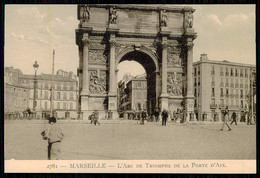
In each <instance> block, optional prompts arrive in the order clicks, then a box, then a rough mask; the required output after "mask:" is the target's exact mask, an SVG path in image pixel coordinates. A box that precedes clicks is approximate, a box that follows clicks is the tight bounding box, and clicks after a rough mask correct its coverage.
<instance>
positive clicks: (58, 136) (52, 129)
mask: <svg viewBox="0 0 260 178" xmlns="http://www.w3.org/2000/svg"><path fill="white" fill-rule="evenodd" d="M56 122H57V120H56V118H55V117H50V118H49V126H48V128H47V130H45V131H43V132H42V133H41V135H42V137H43V139H44V140H48V159H49V160H57V159H59V156H60V153H61V149H60V148H61V141H62V140H63V138H64V134H63V132H62V130H61V128H60V127H59V126H58V125H57V124H56Z"/></svg>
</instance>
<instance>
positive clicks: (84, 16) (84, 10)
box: [82, 6, 90, 22]
mask: <svg viewBox="0 0 260 178" xmlns="http://www.w3.org/2000/svg"><path fill="white" fill-rule="evenodd" d="M82 19H83V22H85V21H87V22H88V21H89V20H90V10H89V6H82Z"/></svg>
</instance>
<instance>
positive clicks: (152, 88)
mask: <svg viewBox="0 0 260 178" xmlns="http://www.w3.org/2000/svg"><path fill="white" fill-rule="evenodd" d="M124 61H135V62H137V63H139V64H140V65H141V66H142V67H143V68H144V70H145V76H144V78H145V79H146V82H145V84H143V83H142V82H141V81H143V80H140V81H134V80H132V81H133V82H132V83H131V84H132V86H131V88H132V90H133V92H136V93H138V92H139V96H136V95H135V94H134V93H131V94H132V98H131V101H130V102H132V103H131V105H130V108H129V109H130V110H134V111H138V110H139V109H146V110H147V112H148V115H149V116H152V114H153V112H154V110H155V107H157V104H158V103H157V96H158V95H157V94H156V91H157V90H156V64H155V62H154V60H153V59H152V58H151V57H150V56H149V55H148V54H146V53H144V52H142V51H138V50H134V51H131V52H128V53H126V54H125V55H123V56H122V57H121V58H120V59H119V60H118V64H120V63H121V62H124ZM118 64H117V65H118ZM117 67H118V66H117ZM129 67H134V66H129ZM133 70H134V69H133ZM134 82H135V83H134ZM138 85H139V86H138ZM138 87H140V88H138ZM144 89H145V90H146V91H145V95H146V96H145V97H143V96H142V94H141V93H142V92H141V91H142V90H144ZM138 97H141V98H143V99H144V98H145V99H146V103H145V107H141V108H140V107H139V105H138V102H137V101H135V100H138ZM140 103H141V102H140Z"/></svg>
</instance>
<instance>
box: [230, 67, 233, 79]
mask: <svg viewBox="0 0 260 178" xmlns="http://www.w3.org/2000/svg"><path fill="white" fill-rule="evenodd" d="M230 76H231V77H233V76H234V73H233V68H231V71H230Z"/></svg>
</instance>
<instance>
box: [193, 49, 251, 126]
mask: <svg viewBox="0 0 260 178" xmlns="http://www.w3.org/2000/svg"><path fill="white" fill-rule="evenodd" d="M255 69H256V67H255V66H254V65H249V64H241V63H233V62H228V61H212V60H208V57H207V54H201V57H200V61H198V62H194V63H193V74H194V96H195V101H194V112H195V116H196V118H197V119H198V120H205V121H221V118H222V117H223V115H222V112H221V110H222V109H224V108H225V107H226V106H228V108H229V110H230V112H235V113H236V114H237V116H238V121H240V120H241V121H244V120H245V118H243V117H244V113H245V111H248V110H250V108H251V103H250V100H251V99H250V98H252V97H253V95H252V90H251V89H252V86H253V85H252V84H253V81H254V80H255V79H254V78H253V76H252V72H253V71H254V70H255Z"/></svg>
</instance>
